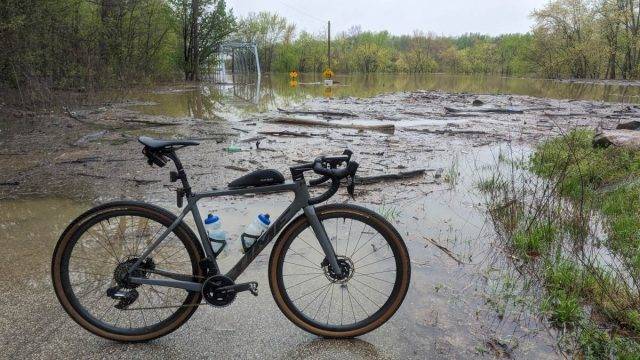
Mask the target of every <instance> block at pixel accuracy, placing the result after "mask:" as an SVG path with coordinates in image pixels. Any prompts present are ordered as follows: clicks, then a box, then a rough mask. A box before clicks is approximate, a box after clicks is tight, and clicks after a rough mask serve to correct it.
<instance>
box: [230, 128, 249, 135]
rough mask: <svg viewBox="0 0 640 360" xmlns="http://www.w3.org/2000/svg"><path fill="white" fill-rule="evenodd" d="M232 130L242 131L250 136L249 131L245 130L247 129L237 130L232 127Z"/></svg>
mask: <svg viewBox="0 0 640 360" xmlns="http://www.w3.org/2000/svg"><path fill="white" fill-rule="evenodd" d="M232 129H233V130H236V131H240V132H242V133H245V134H248V133H249V131H248V130H245V129H240V128H236V127H232Z"/></svg>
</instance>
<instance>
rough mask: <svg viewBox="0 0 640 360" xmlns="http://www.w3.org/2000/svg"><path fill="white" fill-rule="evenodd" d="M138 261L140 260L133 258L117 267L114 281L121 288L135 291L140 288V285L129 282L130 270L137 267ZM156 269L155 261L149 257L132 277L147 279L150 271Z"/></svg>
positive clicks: (114, 272)
mask: <svg viewBox="0 0 640 360" xmlns="http://www.w3.org/2000/svg"><path fill="white" fill-rule="evenodd" d="M137 261H138V258H131V259H128V260H127V261H124V262H121V263H120V264H118V266H116V269H115V270H114V271H113V280H115V282H116V284H118V287H119V288H121V289H122V288H124V289H135V288H137V287H138V286H140V284H133V283H131V282H129V269H131V267H132V266H133V265H135V263H136V262H137ZM155 267H156V265H155V263H154V262H153V259H152V258H151V257H148V258H147V259H145V261H143V262H142V263H141V264H140V266H138V268H137V269H135V270H134V271H133V272H132V273H131V276H133V277H143V278H147V277H149V272H148V270H153V269H155Z"/></svg>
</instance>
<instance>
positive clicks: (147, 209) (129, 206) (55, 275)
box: [51, 202, 203, 342]
mask: <svg viewBox="0 0 640 360" xmlns="http://www.w3.org/2000/svg"><path fill="white" fill-rule="evenodd" d="M121 210H134V211H140V212H142V213H146V214H147V215H148V216H149V218H151V219H154V220H158V221H160V222H161V223H162V224H163V225H166V224H171V223H172V222H173V221H174V220H175V215H173V214H171V213H170V212H168V211H166V210H164V209H162V208H158V207H156V206H153V205H149V204H144V203H137V202H117V203H112V204H105V205H102V206H99V207H97V208H94V209H91V210H89V211H87V212H86V213H84V214H82V215H80V216H79V217H78V218H77V219H76V220H74V222H72V223H71V224H70V225H69V226H68V227H67V229H65V231H64V233H63V234H62V235H61V236H60V239H59V240H58V243H57V245H56V248H55V250H54V254H53V259H52V263H51V274H52V280H53V288H54V291H55V293H56V296H57V297H58V300H59V301H60V304H61V305H62V307H63V308H64V310H65V311H66V312H67V313H68V314H69V316H71V318H72V319H73V320H74V321H75V322H76V323H78V324H79V325H80V326H82V327H83V328H85V329H86V330H88V331H89V332H91V333H93V334H95V335H98V336H100V337H103V338H106V339H110V340H115V341H122V342H143V341H149V340H153V339H156V338H159V337H162V336H165V335H167V334H169V333H171V332H173V331H175V330H176V329H177V328H179V327H180V326H181V325H182V324H184V323H185V322H186V321H187V320H189V318H190V317H191V316H192V315H193V313H194V312H195V311H196V310H197V308H198V306H197V305H196V306H192V307H189V308H188V310H187V311H185V312H183V313H182V314H180V316H178V317H177V318H176V319H175V321H173V322H172V323H171V324H170V325H169V326H165V327H163V328H161V329H158V330H156V331H154V332H150V333H145V334H141V335H121V334H115V333H112V332H108V331H105V330H104V329H101V328H99V327H97V326H95V325H94V324H92V323H90V322H89V321H87V320H86V319H85V318H84V317H82V316H81V315H80V313H78V311H77V310H76V309H75V308H74V307H73V305H72V304H71V302H70V301H69V299H68V298H67V295H66V292H65V290H64V287H63V284H62V281H61V271H62V269H61V266H62V256H63V254H64V252H65V249H66V247H67V245H68V243H69V241H70V240H72V239H73V238H74V236H75V232H76V231H78V230H79V229H81V228H82V226H83V225H84V224H85V223H86V222H87V221H89V220H91V219H92V218H94V217H95V216H101V215H104V214H106V213H109V212H113V211H121ZM174 233H175V234H176V236H178V238H179V239H181V240H183V243H184V244H185V246H193V247H194V248H192V249H188V251H189V250H192V252H191V251H190V253H191V254H195V256H196V257H197V258H196V263H200V261H201V260H202V258H203V253H202V249H201V247H200V246H199V245H198V242H197V239H196V238H194V237H195V235H193V232H192V231H191V230H190V229H189V228H188V227H187V226H186V224H184V223H181V224H180V225H178V226H177V227H176V229H175V230H174ZM195 275H203V274H202V270H201V269H200V267H197V273H196V274H195ZM201 298H202V295H201V294H198V295H197V296H195V297H194V299H193V301H192V304H194V305H195V304H199V303H200V301H201Z"/></svg>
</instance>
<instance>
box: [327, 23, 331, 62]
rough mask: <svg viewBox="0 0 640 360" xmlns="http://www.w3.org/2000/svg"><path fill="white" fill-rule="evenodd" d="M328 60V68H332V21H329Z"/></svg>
mask: <svg viewBox="0 0 640 360" xmlns="http://www.w3.org/2000/svg"><path fill="white" fill-rule="evenodd" d="M327 60H328V62H329V66H328V67H327V68H328V69H331V21H328V22H327Z"/></svg>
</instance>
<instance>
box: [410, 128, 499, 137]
mask: <svg viewBox="0 0 640 360" xmlns="http://www.w3.org/2000/svg"><path fill="white" fill-rule="evenodd" d="M403 130H405V131H413V132H420V133H425V134H436V135H488V134H489V132H486V131H482V130H449V129H446V130H431V129H411V128H405V129H403Z"/></svg>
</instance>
